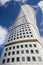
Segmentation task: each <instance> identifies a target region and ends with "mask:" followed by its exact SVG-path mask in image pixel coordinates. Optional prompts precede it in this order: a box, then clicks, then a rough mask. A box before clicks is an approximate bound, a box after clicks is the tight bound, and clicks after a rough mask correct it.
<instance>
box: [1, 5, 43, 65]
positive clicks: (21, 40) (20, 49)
mask: <svg viewBox="0 0 43 65" xmlns="http://www.w3.org/2000/svg"><path fill="white" fill-rule="evenodd" d="M42 48H43V47H42V45H41V40H40V35H39V32H38V28H37V24H36V17H35V11H34V10H33V8H32V7H31V6H29V5H23V6H21V9H20V12H19V13H18V16H17V18H16V20H15V22H14V24H13V25H12V26H11V28H10V31H9V34H8V38H7V41H6V44H5V47H4V50H3V53H2V57H1V65H43V52H42Z"/></svg>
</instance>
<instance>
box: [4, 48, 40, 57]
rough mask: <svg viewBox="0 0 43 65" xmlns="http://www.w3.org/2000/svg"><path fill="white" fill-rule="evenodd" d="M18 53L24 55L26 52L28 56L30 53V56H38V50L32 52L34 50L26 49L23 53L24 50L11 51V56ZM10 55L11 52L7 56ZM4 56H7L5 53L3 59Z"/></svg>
mask: <svg viewBox="0 0 43 65" xmlns="http://www.w3.org/2000/svg"><path fill="white" fill-rule="evenodd" d="M20 52H21V54H25V52H26V54H29V53H30V52H31V54H34V53H36V54H39V51H38V50H35V51H34V50H27V49H26V50H25V51H24V50H21V51H19V50H17V51H12V55H15V54H16V55H17V54H20ZM10 55H11V52H8V56H10ZM5 56H7V53H5V54H4V57H5Z"/></svg>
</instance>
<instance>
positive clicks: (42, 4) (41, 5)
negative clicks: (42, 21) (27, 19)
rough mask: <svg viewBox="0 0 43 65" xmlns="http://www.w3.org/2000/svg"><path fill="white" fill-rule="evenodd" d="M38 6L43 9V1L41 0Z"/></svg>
mask: <svg viewBox="0 0 43 65" xmlns="http://www.w3.org/2000/svg"><path fill="white" fill-rule="evenodd" d="M38 6H39V7H40V8H41V10H42V11H43V1H40V2H39V3H38Z"/></svg>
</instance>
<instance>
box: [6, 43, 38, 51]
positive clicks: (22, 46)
mask: <svg viewBox="0 0 43 65" xmlns="http://www.w3.org/2000/svg"><path fill="white" fill-rule="evenodd" d="M24 46H25V48H28V47H30V48H31V47H33V46H34V47H37V45H36V44H33V45H32V44H29V45H28V44H25V45H17V46H12V47H13V49H15V48H17V49H19V48H24ZM12 47H9V50H11V48H12ZM7 50H8V48H6V49H5V51H7Z"/></svg>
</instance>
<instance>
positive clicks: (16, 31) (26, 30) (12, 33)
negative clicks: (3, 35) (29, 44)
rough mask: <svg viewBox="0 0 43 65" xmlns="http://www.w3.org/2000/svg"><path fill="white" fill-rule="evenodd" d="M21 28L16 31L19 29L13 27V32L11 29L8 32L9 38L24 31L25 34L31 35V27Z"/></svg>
mask: <svg viewBox="0 0 43 65" xmlns="http://www.w3.org/2000/svg"><path fill="white" fill-rule="evenodd" d="M22 29H23V30H21V29H20V32H18V30H19V29H17V30H16V29H15V32H14V30H13V32H12V31H11V32H10V34H9V39H10V37H13V36H14V37H15V36H19V35H22V34H25V32H26V34H29V35H30V37H32V36H31V35H32V32H31V29H30V28H29V29H28V28H27V29H24V28H22ZM18 33H20V34H18ZM27 37H29V36H27Z"/></svg>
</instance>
